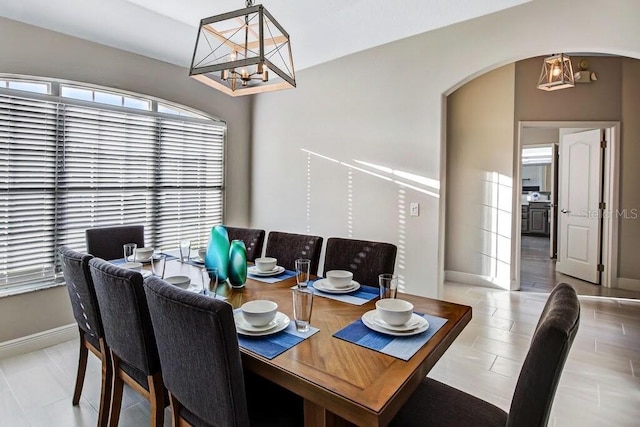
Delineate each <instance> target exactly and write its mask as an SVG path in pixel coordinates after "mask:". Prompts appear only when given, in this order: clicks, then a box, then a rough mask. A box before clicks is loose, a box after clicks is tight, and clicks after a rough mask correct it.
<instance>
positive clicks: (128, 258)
mask: <svg viewBox="0 0 640 427" xmlns="http://www.w3.org/2000/svg"><path fill="white" fill-rule="evenodd" d="M127 261H129V262H141V263H143V264H146V263H148V262H151V257H149V258H140V257H137V258H136V260H135V261H134V260H133V255H129V256H128V257H127Z"/></svg>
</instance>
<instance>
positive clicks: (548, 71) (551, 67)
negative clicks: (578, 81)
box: [538, 53, 575, 91]
mask: <svg viewBox="0 0 640 427" xmlns="http://www.w3.org/2000/svg"><path fill="white" fill-rule="evenodd" d="M573 79H574V76H573V68H572V67H571V58H569V57H568V56H567V55H565V54H563V53H561V54H559V55H553V56H550V57H548V58H545V60H544V62H543V63H542V71H541V72H540V78H539V79H538V89H542V90H547V91H551V90H557V89H565V88H568V87H573V86H575V84H574V80H573Z"/></svg>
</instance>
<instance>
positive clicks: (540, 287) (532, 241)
mask: <svg viewBox="0 0 640 427" xmlns="http://www.w3.org/2000/svg"><path fill="white" fill-rule="evenodd" d="M549 245H550V240H549V237H545V236H529V235H522V240H521V246H520V248H521V252H520V254H521V255H520V257H521V258H520V290H521V291H524V292H544V293H549V292H551V289H553V287H554V286H555V285H556V284H557V283H560V282H566V283H570V284H572V285H573V287H574V288H575V289H576V291H577V292H578V294H579V295H592V296H607V297H618V298H632V299H640V292H634V291H628V290H625V289H611V288H604V287H602V286H599V285H594V284H592V283H589V282H585V281H583V280H580V279H576V278H574V277H571V276H566V275H564V274H562V273H557V272H556V260H555V259H551V258H549Z"/></svg>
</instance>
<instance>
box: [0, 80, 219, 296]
mask: <svg viewBox="0 0 640 427" xmlns="http://www.w3.org/2000/svg"><path fill="white" fill-rule="evenodd" d="M225 138H226V123H225V122H223V121H221V120H217V119H212V118H208V117H206V116H205V115H203V114H201V113H198V112H195V111H191V110H189V109H188V108H185V107H182V106H176V105H172V104H170V103H168V102H164V101H160V100H156V99H151V98H149V97H145V96H144V95H137V94H130V93H122V92H117V91H114V90H111V89H106V88H97V87H90V86H83V85H81V84H76V83H73V84H67V83H62V82H56V81H44V80H37V79H28V80H27V79H18V78H8V77H2V76H0V236H2V239H1V240H3V242H2V243H0V294H2V293H13V292H17V291H18V292H19V291H20V290H23V289H29V288H35V287H44V286H51V285H53V284H55V283H57V282H59V281H61V280H62V278H61V274H60V270H59V265H58V263H57V259H56V249H57V248H58V247H59V246H60V245H69V246H71V247H73V248H75V249H77V250H81V251H82V250H84V249H85V242H84V232H85V230H86V229H87V228H89V227H97V226H110V225H120V224H143V225H144V226H145V235H146V241H147V243H148V245H149V246H154V247H156V248H161V249H169V248H172V247H177V244H178V241H179V240H180V239H183V238H190V239H192V241H194V242H196V244H198V245H201V246H205V245H206V243H207V238H208V235H209V230H210V229H211V226H212V225H214V224H218V223H221V222H222V213H223V201H224V197H223V192H224V145H225Z"/></svg>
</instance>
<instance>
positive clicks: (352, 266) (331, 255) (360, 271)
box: [323, 237, 398, 286]
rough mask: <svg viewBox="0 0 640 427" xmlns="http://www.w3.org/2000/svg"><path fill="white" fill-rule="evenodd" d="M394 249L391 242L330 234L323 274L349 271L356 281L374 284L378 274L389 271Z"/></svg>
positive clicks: (394, 254) (392, 261) (391, 267)
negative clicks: (333, 271)
mask: <svg viewBox="0 0 640 427" xmlns="http://www.w3.org/2000/svg"><path fill="white" fill-rule="evenodd" d="M397 251H398V248H397V247H396V246H395V245H392V244H391V243H381V242H370V241H366V240H353V239H340V238H337V237H331V238H329V239H328V240H327V249H326V250H325V254H324V270H323V273H326V272H327V271H330V270H349V271H351V272H352V273H353V280H355V281H356V282H358V283H361V284H363V285H369V286H378V276H379V275H380V274H383V273H393V271H394V268H395V263H396V252H397Z"/></svg>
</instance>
